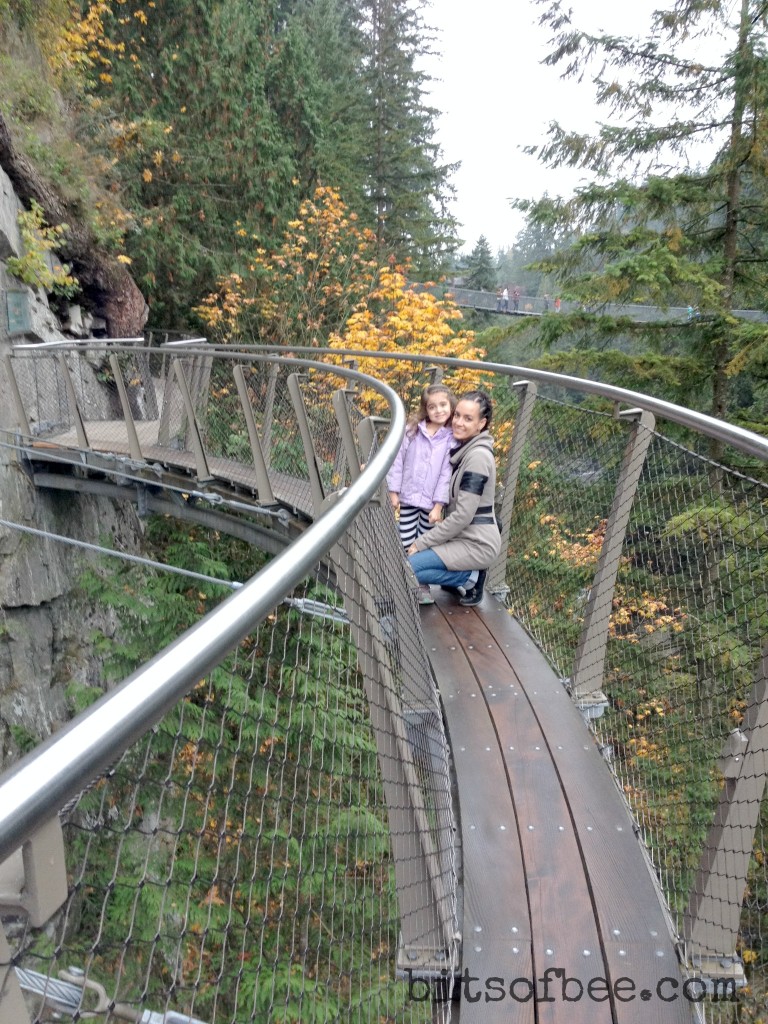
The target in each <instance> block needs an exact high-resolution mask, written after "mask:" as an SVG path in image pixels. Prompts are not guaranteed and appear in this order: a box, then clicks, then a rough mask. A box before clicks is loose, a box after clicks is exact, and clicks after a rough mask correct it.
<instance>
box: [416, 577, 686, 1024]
mask: <svg viewBox="0 0 768 1024" xmlns="http://www.w3.org/2000/svg"><path fill="white" fill-rule="evenodd" d="M433 593H434V594H435V596H436V603H435V604H434V605H432V606H427V607H425V608H423V609H422V613H421V614H422V629H423V632H424V638H425V643H426V649H427V654H428V657H429V659H430V662H431V665H432V668H433V671H434V675H435V679H436V682H437V685H438V689H439V692H440V697H441V701H442V705H443V709H444V715H445V720H446V725H447V729H448V733H449V737H450V746H451V752H452V756H453V760H454V769H455V777H456V784H457V789H458V815H459V830H460V838H461V867H462V876H463V879H462V885H461V890H462V892H463V923H462V925H461V928H462V938H463V942H462V946H463V957H462V968H461V969H462V976H461V980H460V984H459V986H458V989H459V991H460V1001H459V1003H458V1007H459V1013H460V1021H461V1024H473V1022H482V1024H494V1022H496V1021H499V1022H501V1021H504V1022H505V1024H511V1022H520V1024H534V1022H536V1024H544V1022H550V1021H558V1022H562V1021H568V1024H579V1022H581V1021H584V1022H587V1021H588V1022H590V1024H655V1022H658V1024H661V1022H664V1024H677V1022H681V1024H682V1022H683V1021H686V1022H690V1021H691V1020H694V1019H697V1018H696V1017H695V1015H694V1010H695V1009H696V1007H695V1005H694V1004H693V1003H692V1002H691V1001H688V1000H686V999H685V998H684V995H683V985H684V982H685V978H684V976H683V975H682V974H681V970H680V966H679V961H678V957H677V954H676V950H675V946H674V944H673V941H672V939H671V937H670V928H669V922H668V920H667V918H666V916H665V913H664V911H663V909H662V906H661V903H660V899H659V895H658V892H657V889H656V885H655V884H654V881H653V879H652V876H651V872H650V870H649V866H648V863H647V861H646V858H645V855H644V853H643V852H642V848H641V845H640V843H639V842H638V840H637V838H636V836H635V835H634V833H633V827H632V823H631V819H630V818H629V816H628V813H627V806H626V804H625V802H624V800H623V797H622V794H621V793H620V791H619V789H618V787H617V785H616V783H614V781H613V779H612V777H611V775H610V773H609V772H607V771H606V768H605V764H604V763H602V761H603V758H602V755H601V753H600V751H599V749H598V746H597V744H596V743H595V741H594V739H593V738H592V735H591V733H590V731H589V730H588V728H587V727H586V725H585V723H584V721H583V719H582V716H581V712H580V711H579V710H578V708H576V706H575V705H574V704H573V703H572V701H571V699H570V697H569V695H568V693H567V691H566V689H565V688H564V686H563V684H562V682H561V681H560V679H559V678H558V677H557V676H556V675H555V673H554V672H553V670H552V668H551V667H550V665H549V663H548V662H547V661H546V660H545V658H544V656H543V655H542V654H541V652H540V651H539V650H538V649H537V648H536V646H535V645H534V643H533V641H532V640H531V639H530V637H529V636H528V635H527V633H525V631H524V630H523V629H522V628H521V626H520V625H519V624H518V623H517V622H516V621H515V620H514V619H513V618H512V616H511V615H510V614H509V613H508V611H507V609H506V608H505V607H504V605H503V604H501V603H500V602H499V601H498V600H497V599H496V598H493V597H490V596H488V595H486V596H485V598H484V599H483V602H482V604H481V605H480V606H479V607H477V608H462V607H461V606H460V605H458V604H457V603H456V601H455V599H454V598H453V597H452V596H449V595H447V594H445V593H441V592H440V591H439V589H438V588H434V587H433ZM694 994H695V995H697V996H698V995H700V994H701V993H700V991H699V986H698V985H697V986H696V987H695V993H694ZM456 995H457V992H456V990H455V991H454V998H455V997H456ZM454 1006H455V1004H454ZM453 1019H454V1020H455V1019H456V1013H455V1009H454V1015H453Z"/></svg>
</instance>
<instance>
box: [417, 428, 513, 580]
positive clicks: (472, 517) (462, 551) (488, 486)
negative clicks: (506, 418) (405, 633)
mask: <svg viewBox="0 0 768 1024" xmlns="http://www.w3.org/2000/svg"><path fill="white" fill-rule="evenodd" d="M451 465H452V466H453V473H452V475H451V493H450V497H449V499H448V505H447V507H446V510H445V511H446V515H445V519H443V520H442V522H440V523H437V524H436V525H435V526H433V527H432V529H431V530H427V531H426V533H422V534H421V536H420V537H417V538H416V542H415V545H416V550H417V551H425V550H426V549H427V548H432V549H433V550H434V552H435V554H436V555H439V556H440V558H441V559H442V560H443V562H444V563H445V567H446V569H487V568H489V566H490V565H491V563H492V562H493V561H494V559H495V558H496V556H497V555H498V553H499V550H500V548H501V536H500V534H499V528H498V526H497V524H496V517H495V514H494V511H493V501H494V497H495V493H496V462H495V460H494V457H493V438H492V437H491V435H490V434H488V433H486V432H483V433H482V434H477V435H476V436H475V437H473V438H471V439H470V440H469V441H467V442H466V443H465V444H463V445H461V446H460V447H458V448H456V450H455V451H453V452H452V453H451Z"/></svg>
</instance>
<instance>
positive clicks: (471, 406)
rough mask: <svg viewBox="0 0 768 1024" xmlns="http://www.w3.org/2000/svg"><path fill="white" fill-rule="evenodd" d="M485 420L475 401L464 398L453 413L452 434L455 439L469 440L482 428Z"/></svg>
mask: <svg viewBox="0 0 768 1024" xmlns="http://www.w3.org/2000/svg"><path fill="white" fill-rule="evenodd" d="M486 422H487V421H486V418H485V416H481V415H480V406H479V405H478V404H477V402H472V401H469V400H467V399H464V400H463V401H461V402H459V404H458V405H457V406H456V411H455V412H454V414H453V435H454V437H455V438H456V440H457V441H469V440H470V439H471V438H473V437H476V436H477V435H478V434H479V433H480V432H481V431H482V430H483V428H484V427H485V424H486Z"/></svg>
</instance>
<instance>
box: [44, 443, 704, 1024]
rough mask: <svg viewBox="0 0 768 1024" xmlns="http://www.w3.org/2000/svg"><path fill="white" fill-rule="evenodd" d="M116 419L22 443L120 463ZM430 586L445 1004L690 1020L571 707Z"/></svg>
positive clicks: (242, 483)
mask: <svg viewBox="0 0 768 1024" xmlns="http://www.w3.org/2000/svg"><path fill="white" fill-rule="evenodd" d="M116 426H117V425H116V424H111V423H110V424H99V425H96V424H90V423H89V424H87V429H88V432H89V441H90V445H91V449H92V450H91V451H89V452H87V453H84V452H82V451H80V450H78V449H77V438H76V437H75V436H74V431H71V432H69V433H67V434H63V435H60V436H58V437H56V438H49V439H47V440H45V441H43V440H42V439H41V441H40V442H39V443H38V444H36V445H35V446H34V458H37V459H40V460H42V461H47V460H51V461H53V462H57V463H60V464H63V465H64V466H67V465H72V466H79V467H81V468H84V466H89V467H90V468H91V470H95V471H96V472H98V471H99V470H102V471H104V472H107V473H110V472H111V473H118V474H119V469H120V467H119V463H118V464H117V465H116V464H115V463H114V462H110V461H109V456H105V455H101V454H100V453H111V454H112V455H113V456H115V455H116V456H117V457H118V460H119V459H120V458H121V457H122V458H124V457H125V456H127V454H128V449H127V442H126V441H125V440H124V438H125V434H124V428H123V436H122V438H120V432H119V431H118V430H117V429H116ZM140 426H141V428H142V430H141V434H142V436H141V438H140V440H141V442H142V454H143V456H144V458H145V460H146V461H147V462H149V463H152V462H154V463H155V464H156V465H157V466H158V468H162V469H163V470H164V471H165V473H162V474H161V476H165V475H172V474H173V473H177V474H180V480H183V479H184V478H186V479H187V480H190V479H191V480H194V479H195V475H196V474H195V471H196V467H195V462H194V457H193V456H192V454H191V453H189V452H184V451H173V450H169V449H168V448H158V447H156V445H155V444H154V443H153V442H154V440H155V436H156V426H157V425H156V424H149V425H147V424H144V423H142V424H140ZM209 468H210V471H211V474H212V476H213V477H214V478H215V482H218V483H219V484H221V485H223V486H224V487H225V488H226V487H227V486H228V487H229V488H231V489H233V490H234V491H236V492H238V493H240V494H243V493H244V492H246V493H248V492H250V494H251V495H252V496H254V497H255V495H256V479H255V472H254V470H253V469H252V468H251V467H248V466H245V465H242V464H240V463H237V462H234V461H232V460H228V459H226V460H225V459H216V458H211V459H209ZM169 471H170V474H169ZM270 479H271V482H272V486H273V491H274V497H275V499H276V500H277V501H278V502H280V503H282V504H284V505H286V506H288V507H291V508H293V509H294V510H295V511H299V512H301V513H302V514H304V515H309V516H311V501H310V495H309V485H308V483H306V482H305V481H300V480H295V479H291V478H289V477H282V476H281V475H279V474H270ZM210 483H214V481H210ZM196 486H200V482H199V481H198V482H197V483H196ZM433 590H434V592H435V593H436V595H439V596H438V599H437V603H436V604H435V605H434V606H430V607H426V608H423V609H422V612H421V614H422V627H423V631H424V638H425V643H426V648H427V655H428V657H429V659H430V661H431V664H432V667H433V671H434V675H435V679H436V681H437V683H438V688H439V691H440V696H441V699H442V704H443V708H444V713H445V719H446V725H447V728H448V733H449V739H450V746H451V753H452V757H453V761H454V768H455V776H456V782H457V789H458V802H459V806H458V813H459V827H460V837H461V863H462V875H463V877H462V899H463V923H462V935H463V942H462V965H461V970H462V979H461V983H460V990H461V999H460V1002H459V1003H458V1004H454V1011H453V1017H452V1019H453V1020H454V1021H458V1020H459V1019H460V1022H461V1024H473V1022H479V1024H496V1022H504V1024H517V1022H520V1024H551V1022H557V1024H581V1022H585V1024H586V1022H589V1024H683V1022H686V1024H690V1022H691V1021H692V1020H695V1019H697V1018H696V1017H695V1015H694V1012H693V1011H694V1009H695V1006H694V1004H692V1003H690V1002H687V1001H686V1000H685V999H684V998H683V995H682V984H683V981H684V978H683V976H682V975H681V973H680V969H679V966H678V960H677V956H676V952H675V949H674V946H673V944H672V941H671V939H670V936H669V928H668V924H667V920H666V918H665V916H664V912H663V910H662V907H661V904H660V901H659V897H658V894H657V890H656V887H655V885H654V882H653V880H652V876H651V872H650V871H649V869H648V866H647V863H646V860H645V857H644V854H643V852H642V849H641V846H640V844H639V842H638V841H637V839H636V837H635V835H634V832H633V828H632V823H631V820H630V818H629V816H628V814H627V809H626V805H625V803H624V801H623V799H622V797H621V794H620V793H619V790H618V789H617V787H616V785H615V783H614V781H613V778H612V776H611V774H610V772H609V771H608V769H607V768H606V765H605V764H604V763H603V759H602V757H601V755H600V753H599V751H598V749H597V747H596V745H595V742H594V740H593V738H592V734H591V733H590V732H589V730H588V729H587V727H586V726H585V724H584V722H583V720H582V717H581V714H580V712H579V711H578V709H577V708H576V707H575V706H574V705H573V703H572V702H571V700H570V697H569V696H568V694H567V692H566V691H565V689H564V687H563V686H562V684H561V683H560V681H559V679H558V678H557V677H556V676H555V674H554V672H553V671H552V669H551V667H550V666H549V664H548V663H547V662H546V661H545V659H544V657H543V655H542V654H541V653H540V652H539V651H538V649H537V648H536V646H535V645H534V643H533V641H532V640H531V639H530V638H529V637H528V635H527V634H526V633H525V632H524V631H523V630H522V628H521V627H520V626H519V625H518V624H517V623H516V622H515V620H514V619H513V618H512V617H511V616H510V615H509V614H508V612H507V611H506V609H505V608H504V606H503V605H501V604H500V603H499V602H498V601H496V600H495V599H494V598H491V597H489V596H486V598H485V599H484V601H483V603H482V605H481V606H480V607H478V608H472V609H469V608H462V607H461V606H460V605H458V604H457V603H456V601H455V600H454V598H452V597H449V596H447V595H445V594H441V593H440V591H439V590H438V589H437V588H433ZM457 1008H458V1009H457ZM459 1014H460V1017H459Z"/></svg>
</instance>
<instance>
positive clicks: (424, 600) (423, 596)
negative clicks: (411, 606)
mask: <svg viewBox="0 0 768 1024" xmlns="http://www.w3.org/2000/svg"><path fill="white" fill-rule="evenodd" d="M416 601H417V603H418V604H434V603H435V599H434V597H432V591H431V590H430V589H429V584H428V583H420V584H419V589H418V590H417V591H416Z"/></svg>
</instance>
